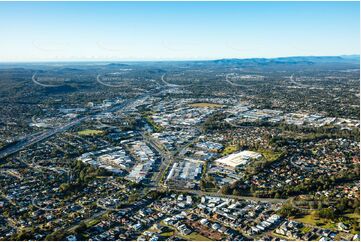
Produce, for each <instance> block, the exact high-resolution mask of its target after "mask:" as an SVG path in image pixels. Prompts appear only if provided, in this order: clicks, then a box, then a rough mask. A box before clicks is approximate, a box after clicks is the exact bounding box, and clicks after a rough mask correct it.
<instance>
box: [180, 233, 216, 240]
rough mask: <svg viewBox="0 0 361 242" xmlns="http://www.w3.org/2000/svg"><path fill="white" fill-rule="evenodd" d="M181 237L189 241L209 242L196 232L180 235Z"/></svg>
mask: <svg viewBox="0 0 361 242" xmlns="http://www.w3.org/2000/svg"><path fill="white" fill-rule="evenodd" d="M181 237H183V238H185V239H187V240H191V241H210V239H208V238H207V237H204V236H203V235H200V234H198V233H196V232H193V233H190V234H188V235H181Z"/></svg>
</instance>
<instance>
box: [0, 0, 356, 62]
mask: <svg viewBox="0 0 361 242" xmlns="http://www.w3.org/2000/svg"><path fill="white" fill-rule="evenodd" d="M0 1H1V0H0ZM351 56H355V57H359V58H360V54H339V55H289V56H276V57H220V58H184V59H183V58H182V59H173V58H169V59H168V58H162V59H123V60H121V59H101V58H99V59H96V58H93V59H92V58H89V59H59V60H57V59H49V60H39V59H38V60H6V61H5V60H0V64H16V63H19V64H27V63H74V62H90V63H96V62H188V61H214V60H227V59H228V60H231V59H238V60H246V59H278V58H295V57H351Z"/></svg>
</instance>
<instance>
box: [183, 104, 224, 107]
mask: <svg viewBox="0 0 361 242" xmlns="http://www.w3.org/2000/svg"><path fill="white" fill-rule="evenodd" d="M189 106H191V107H194V108H221V107H223V105H221V104H217V103H191V104H189Z"/></svg>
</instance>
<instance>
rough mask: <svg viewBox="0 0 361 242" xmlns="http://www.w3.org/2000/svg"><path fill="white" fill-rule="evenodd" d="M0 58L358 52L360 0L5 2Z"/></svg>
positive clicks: (1, 15) (183, 57)
mask: <svg viewBox="0 0 361 242" xmlns="http://www.w3.org/2000/svg"><path fill="white" fill-rule="evenodd" d="M0 42H1V44H0V61H2V62H8V61H77V60H120V61H121V60H191V59H219V58H251V57H265V58H271V57H283V56H309V55H313V56H321V55H322V56H329V55H350V54H359V53H360V45H359V42H360V5H359V2H358V1H356V2H0Z"/></svg>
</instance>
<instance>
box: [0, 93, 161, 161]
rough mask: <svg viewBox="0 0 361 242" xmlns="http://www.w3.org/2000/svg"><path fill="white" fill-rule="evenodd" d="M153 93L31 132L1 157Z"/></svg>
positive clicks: (125, 106)
mask: <svg viewBox="0 0 361 242" xmlns="http://www.w3.org/2000/svg"><path fill="white" fill-rule="evenodd" d="M157 91H158V92H161V91H162V89H161V90H160V91H159V90H157ZM152 94H155V93H151V92H147V93H145V94H142V95H140V96H138V97H135V98H131V99H128V100H126V101H124V102H123V103H120V104H117V105H115V106H112V107H110V108H108V109H106V110H102V111H98V112H95V113H93V114H89V115H88V116H84V117H81V118H79V119H76V120H73V121H71V122H70V123H67V124H64V125H62V126H59V127H56V128H53V129H50V130H47V131H44V132H42V133H40V134H39V135H37V134H38V133H37V134H30V135H28V136H27V137H25V138H24V139H22V140H20V141H19V142H17V143H15V144H13V145H10V146H9V147H7V148H5V149H3V150H2V151H0V159H3V158H6V157H7V156H9V155H12V154H14V153H16V152H18V151H20V150H23V149H25V148H27V147H29V146H32V145H34V144H36V143H38V142H41V141H43V140H45V139H47V138H49V137H51V136H53V135H55V134H57V133H61V132H63V131H66V130H68V129H70V128H71V127H74V126H76V125H78V124H80V123H81V122H83V121H86V120H90V119H91V118H93V117H94V116H96V115H98V114H103V113H108V112H114V111H119V110H122V109H125V108H127V107H128V106H129V105H130V104H132V103H133V102H134V101H136V100H139V99H142V98H147V97H149V96H150V95H152Z"/></svg>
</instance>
